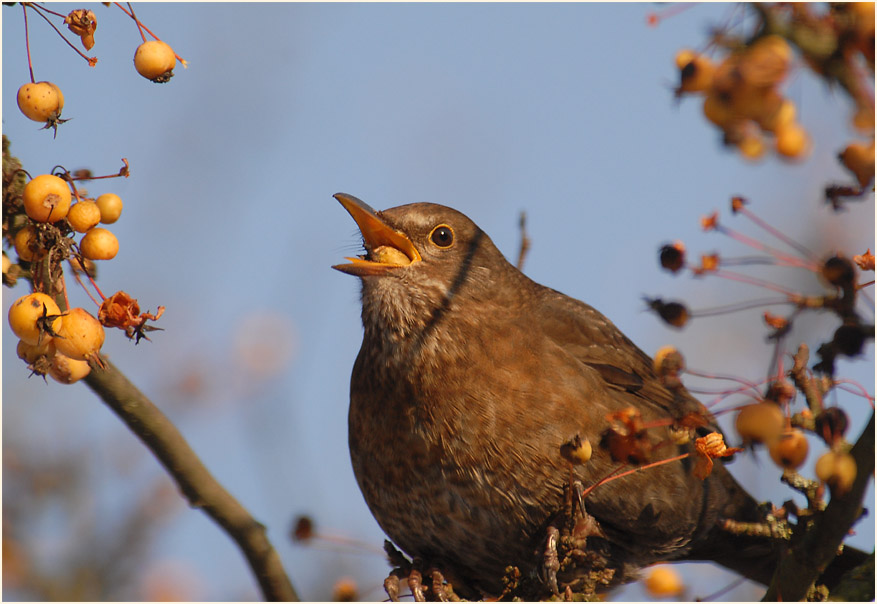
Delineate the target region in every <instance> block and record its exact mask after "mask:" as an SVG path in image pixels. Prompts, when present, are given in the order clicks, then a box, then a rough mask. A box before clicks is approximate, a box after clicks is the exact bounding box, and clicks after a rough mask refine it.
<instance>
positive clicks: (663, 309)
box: [646, 298, 690, 327]
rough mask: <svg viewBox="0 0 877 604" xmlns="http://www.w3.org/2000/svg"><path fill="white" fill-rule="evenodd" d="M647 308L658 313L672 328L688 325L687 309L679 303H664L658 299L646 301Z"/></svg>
mask: <svg viewBox="0 0 877 604" xmlns="http://www.w3.org/2000/svg"><path fill="white" fill-rule="evenodd" d="M646 302H647V303H648V305H649V308H651V309H652V310H654V311H655V312H656V313H658V316H659V317H661V319H663V320H664V322H665V323H667V324H669V325H672V326H673V327H684V326H685V324H686V323H688V318H689V316H690V315H689V313H688V308H686V307H685V305H684V304H682V303H680V302H664V301H663V300H661V299H660V298H655V299H654V300H650V299H646Z"/></svg>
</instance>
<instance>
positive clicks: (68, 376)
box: [49, 353, 91, 384]
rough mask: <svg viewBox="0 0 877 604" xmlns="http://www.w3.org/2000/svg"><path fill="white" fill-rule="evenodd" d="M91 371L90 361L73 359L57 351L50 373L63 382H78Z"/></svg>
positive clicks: (50, 365) (57, 380) (53, 377)
mask: <svg viewBox="0 0 877 604" xmlns="http://www.w3.org/2000/svg"><path fill="white" fill-rule="evenodd" d="M89 373H91V366H89V364H88V361H81V360H79V359H71V358H70V357H68V356H65V355H63V354H60V353H56V354H55V356H53V357H52V360H51V362H50V363H49V375H50V376H52V379H54V380H55V381H56V382H60V383H61V384H72V383H74V382H78V381H79V380H81V379H82V378H84V377H85V376H87V375H88V374H89Z"/></svg>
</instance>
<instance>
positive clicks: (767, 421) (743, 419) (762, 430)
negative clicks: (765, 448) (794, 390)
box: [735, 401, 786, 443]
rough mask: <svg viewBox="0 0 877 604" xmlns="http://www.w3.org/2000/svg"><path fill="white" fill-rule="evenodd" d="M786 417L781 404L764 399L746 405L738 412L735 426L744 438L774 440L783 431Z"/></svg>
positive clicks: (756, 440)
mask: <svg viewBox="0 0 877 604" xmlns="http://www.w3.org/2000/svg"><path fill="white" fill-rule="evenodd" d="M785 424H786V418H785V416H784V415H783V412H782V410H781V409H780V407H779V405H776V404H774V403H771V402H768V401H764V402H761V403H754V404H752V405H746V406H745V407H743V408H742V409H740V413H738V414H737V420H736V422H735V426H736V428H737V433H738V434H740V436H742V437H743V439H744V440H747V441H754V442H762V443H763V442H767V443H770V442H773V441H774V440H776V439H778V438H779V437H780V435H781V434H782V433H783V428H784V427H785Z"/></svg>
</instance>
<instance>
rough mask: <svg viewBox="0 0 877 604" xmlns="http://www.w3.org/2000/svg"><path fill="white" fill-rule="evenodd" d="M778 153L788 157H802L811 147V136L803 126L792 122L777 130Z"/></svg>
mask: <svg viewBox="0 0 877 604" xmlns="http://www.w3.org/2000/svg"><path fill="white" fill-rule="evenodd" d="M776 137H777V140H776V148H777V153H779V154H780V155H782V156H784V157H788V158H800V157H801V156H803V155H805V154H806V153H807V151H808V150H809V147H810V137H809V136H808V135H807V131H806V130H804V128H803V126H801V125H800V124H797V123H795V122H792V123H790V124H786V125H785V126H783V127H782V128H777V131H776Z"/></svg>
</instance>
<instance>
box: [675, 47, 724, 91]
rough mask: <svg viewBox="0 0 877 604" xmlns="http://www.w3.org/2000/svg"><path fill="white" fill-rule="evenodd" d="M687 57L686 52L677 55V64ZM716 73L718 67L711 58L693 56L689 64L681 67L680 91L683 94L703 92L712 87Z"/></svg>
mask: <svg viewBox="0 0 877 604" xmlns="http://www.w3.org/2000/svg"><path fill="white" fill-rule="evenodd" d="M688 52H690V51H688ZM686 56H687V53H686V51H682V52H680V53H679V54H677V55H676V64H677V65H679V63H680V62H681V60H682V59H684V58H685V57H686ZM715 72H716V67H715V65H714V64H713V62H712V61H710V59H709V57H705V56H704V55H692V56H691V57H690V58H689V59H688V61H687V62H685V63H683V64H682V65H679V90H680V91H682V92H703V91H704V90H706V89H708V88H709V87H710V86H711V85H712V83H713V76H714V75H715Z"/></svg>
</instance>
